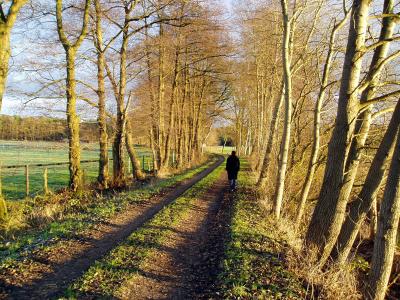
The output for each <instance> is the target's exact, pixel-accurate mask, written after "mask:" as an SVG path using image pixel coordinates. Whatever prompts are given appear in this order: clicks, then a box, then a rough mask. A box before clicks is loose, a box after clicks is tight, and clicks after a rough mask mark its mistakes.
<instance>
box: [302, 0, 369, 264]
mask: <svg viewBox="0 0 400 300" xmlns="http://www.w3.org/2000/svg"><path fill="white" fill-rule="evenodd" d="M369 6H370V0H355V1H354V2H353V8H352V13H351V21H350V26H349V37H348V44H347V49H346V54H345V60H344V65H343V71H342V81H341V86H340V92H339V104H338V110H337V117H336V122H335V127H334V130H333V133H332V137H331V140H330V143H329V146H328V158H327V164H326V169H325V175H324V179H323V183H322V187H321V192H320V195H319V200H318V202H317V205H316V207H315V210H314V213H313V215H312V218H311V222H310V224H309V227H308V230H307V234H306V238H305V243H306V245H307V246H308V247H311V248H316V249H317V250H318V254H319V258H320V259H321V261H324V260H325V259H326V258H327V257H328V255H329V253H330V250H331V249H332V247H333V245H334V243H335V241H336V238H337V236H338V234H339V231H340V227H341V225H342V222H343V219H344V215H345V209H346V204H347V201H339V194H340V191H341V187H342V185H343V184H344V182H343V174H344V170H345V163H346V156H347V153H348V150H349V145H350V141H351V137H352V135H353V132H354V123H355V120H356V117H357V113H358V107H359V106H358V99H357V96H358V85H359V79H360V73H361V65H362V54H363V51H362V50H363V47H364V44H365V32H366V28H367V21H368V10H369ZM346 200H347V198H346Z"/></svg>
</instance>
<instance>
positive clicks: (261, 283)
mask: <svg viewBox="0 0 400 300" xmlns="http://www.w3.org/2000/svg"><path fill="white" fill-rule="evenodd" d="M242 169H245V170H250V168H249V165H248V163H247V162H246V161H243V163H242ZM239 182H240V186H241V187H240V188H239V189H238V191H237V193H236V195H235V197H236V201H235V207H234V210H233V216H232V224H231V236H230V242H228V244H227V246H226V250H225V260H224V265H223V269H224V270H223V272H222V273H221V274H220V276H219V281H220V286H221V293H222V295H223V297H224V298H226V299H302V296H301V295H303V293H302V291H303V288H302V286H301V283H300V282H299V281H298V279H297V278H296V276H295V275H294V274H291V273H290V272H288V271H287V270H286V269H285V266H284V261H283V260H282V257H281V253H282V243H283V242H282V240H281V239H280V237H279V236H278V235H279V234H278V233H276V232H274V229H273V227H272V226H271V223H269V222H268V216H267V214H266V212H265V209H262V208H261V207H260V203H259V201H258V200H257V193H256V187H255V178H254V174H253V173H252V172H251V171H243V172H240V173H239Z"/></svg>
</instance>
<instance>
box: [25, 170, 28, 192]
mask: <svg viewBox="0 0 400 300" xmlns="http://www.w3.org/2000/svg"><path fill="white" fill-rule="evenodd" d="M25 192H26V196H27V197H28V196H29V165H25Z"/></svg>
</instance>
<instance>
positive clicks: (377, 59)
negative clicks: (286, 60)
mask: <svg viewBox="0 0 400 300" xmlns="http://www.w3.org/2000/svg"><path fill="white" fill-rule="evenodd" d="M393 2H394V1H393V0H385V2H384V7H383V11H384V12H385V13H387V14H390V13H391V12H393V5H394V3H393ZM393 21H394V20H393V19H392V18H384V20H383V23H382V28H381V33H380V37H379V40H380V41H383V40H389V39H390V38H391V37H392V36H393V31H394V28H395V22H393ZM389 46H390V43H383V44H382V45H381V46H379V47H377V48H376V49H375V52H374V55H373V57H372V60H371V64H370V68H369V73H368V77H367V83H368V85H367V88H366V89H365V90H364V91H363V92H362V95H361V100H360V101H361V104H363V103H365V102H367V101H368V100H370V99H372V98H374V97H375V93H376V84H377V82H378V80H379V78H380V73H381V71H380V70H381V67H382V64H384V63H385V62H384V61H385V59H386V57H387V53H388V51H389ZM371 119H372V105H370V106H369V107H367V108H366V109H365V110H364V111H363V112H362V113H361V115H360V116H359V117H358V119H357V121H356V127H355V133H354V138H353V140H352V143H351V146H350V151H349V154H348V158H347V161H346V168H345V175H344V179H343V182H344V183H343V185H342V187H341V190H340V194H339V199H338V201H339V202H343V203H347V202H348V198H349V195H350V192H351V190H352V187H353V183H354V180H355V178H356V175H357V170H358V166H359V163H360V156H361V153H362V149H363V147H364V144H365V141H366V139H367V136H368V132H369V128H370V125H371ZM340 221H341V222H343V220H340ZM332 238H335V237H332ZM334 242H335V241H334ZM327 251H332V249H327ZM333 251H336V250H333Z"/></svg>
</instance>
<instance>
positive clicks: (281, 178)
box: [274, 0, 293, 219]
mask: <svg viewBox="0 0 400 300" xmlns="http://www.w3.org/2000/svg"><path fill="white" fill-rule="evenodd" d="M281 5H282V16H283V28H284V31H283V46H282V60H283V74H284V75H283V78H284V82H285V105H286V112H285V123H284V128H283V136H282V143H281V153H280V159H279V166H278V177H277V183H276V192H275V193H276V195H275V203H274V204H275V218H276V219H279V217H280V214H281V207H282V201H283V193H284V188H285V179H286V169H287V161H288V154H289V144H290V130H291V119H292V99H291V97H292V71H291V66H290V62H291V55H290V48H291V45H290V36H291V27H292V21H293V20H291V19H289V14H288V7H287V2H286V0H281Z"/></svg>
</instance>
